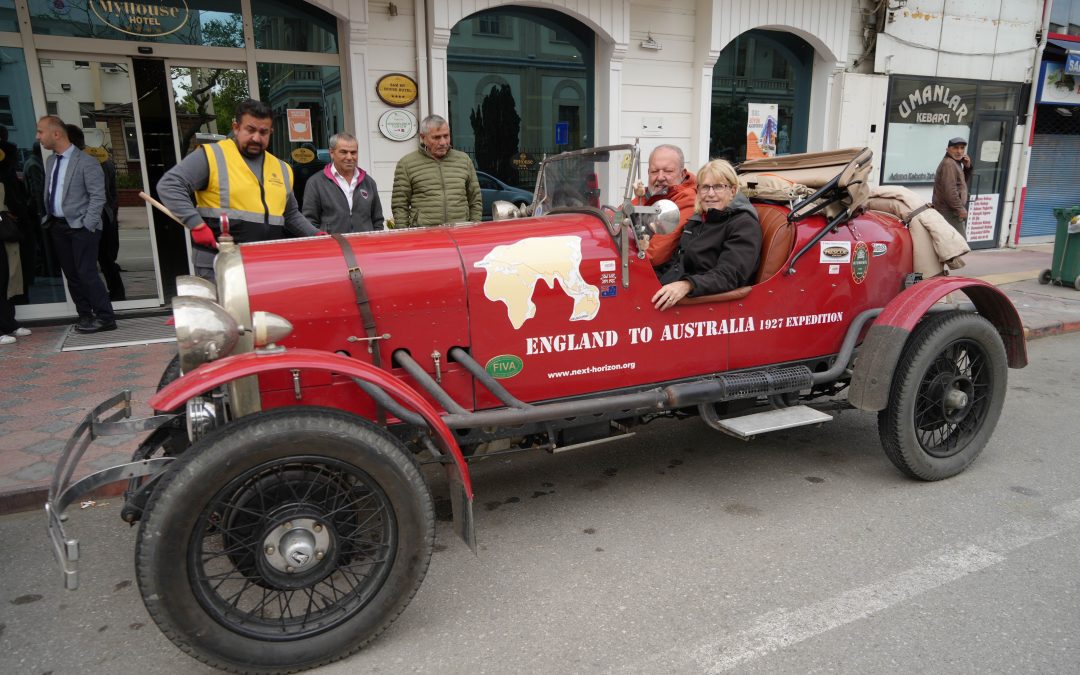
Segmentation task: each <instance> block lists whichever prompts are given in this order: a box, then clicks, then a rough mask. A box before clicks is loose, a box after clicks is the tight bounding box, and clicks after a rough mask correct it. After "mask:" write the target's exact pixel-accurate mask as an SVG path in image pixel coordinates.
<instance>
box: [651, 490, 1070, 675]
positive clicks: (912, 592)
mask: <svg viewBox="0 0 1080 675" xmlns="http://www.w3.org/2000/svg"><path fill="white" fill-rule="evenodd" d="M1051 512H1052V513H1053V518H1050V519H1047V520H1046V521H1043V522H1039V523H1031V522H1023V523H1017V524H1014V525H1009V526H1006V527H1002V528H998V529H997V530H993V531H991V532H988V533H986V534H984V535H982V536H980V537H977V538H976V540H975V541H973V542H971V543H968V544H961V545H958V546H955V547H950V548H948V549H946V550H945V551H944V552H943V553H941V554H940V555H938V556H936V557H934V558H932V559H929V560H927V561H926V562H924V563H922V564H919V565H916V566H915V567H911V568H909V569H907V570H904V571H902V572H899V573H898V574H894V575H891V576H889V577H886V578H885V579H883V580H882V581H880V582H877V583H874V584H869V585H866V586H860V587H859V588H854V589H852V590H850V591H846V592H844V593H841V594H840V595H838V596H835V597H833V598H829V599H827V600H822V601H821V602H816V603H814V604H812V605H807V606H806V607H802V608H799V609H777V610H774V611H772V612H768V613H766V614H763V615H761V616H760V617H759V618H758V619H757V620H755V621H754V622H753V623H752V625H751V626H750V627H749V628H746V629H745V630H741V631H738V632H736V633H732V634H729V635H721V636H719V637H717V638H716V639H713V640H708V641H706V642H704V643H702V644H700V645H699V646H698V647H697V648H694V649H691V650H689V651H686V650H685V649H677V650H676V649H673V650H671V651H669V652H666V653H663V654H658V655H657V657H656V658H655V659H652V660H651V661H653V665H657V664H662V665H661V667H662V668H663V669H664V670H667V671H668V672H701V673H723V672H726V671H730V670H732V669H734V668H736V667H737V666H739V665H740V664H743V663H746V662H747V661H752V660H754V659H756V658H760V657H762V656H767V655H768V654H771V653H773V652H776V651H779V650H781V649H783V648H785V647H789V646H791V645H793V644H797V643H799V642H803V641H806V640H809V639H811V638H813V637H816V636H818V635H821V634H823V633H826V632H828V631H830V630H833V629H834V628H839V627H841V626H845V625H847V624H850V623H854V622H855V621H858V620H860V619H864V618H866V617H868V616H870V615H872V614H876V613H877V612H880V611H882V610H885V609H888V608H890V607H892V606H893V605H896V604H899V603H901V602H905V601H907V600H910V599H911V598H913V597H915V596H917V595H921V594H923V593H926V592H927V591H931V590H933V589H935V588H938V587H940V586H944V585H945V584H948V583H951V582H953V581H957V580H959V579H962V578H963V577H965V576H967V575H969V574H971V573H973V572H978V571H979V570H983V569H986V568H987V567H990V566H992V565H996V564H997V563H999V562H1001V561H1003V560H1005V558H1006V557H1007V555H1008V554H1009V553H1011V552H1012V551H1015V550H1017V549H1019V548H1022V547H1024V546H1027V545H1029V544H1033V543H1035V542H1037V541H1040V540H1042V539H1046V538H1049V537H1053V536H1056V535H1059V534H1061V533H1063V532H1066V531H1068V530H1071V529H1074V528H1076V527H1077V526H1080V500H1075V501H1072V502H1066V503H1064V504H1061V505H1059V506H1057V507H1055V508H1054V509H1052V510H1051ZM643 665H644V664H643ZM646 669H647V668H646Z"/></svg>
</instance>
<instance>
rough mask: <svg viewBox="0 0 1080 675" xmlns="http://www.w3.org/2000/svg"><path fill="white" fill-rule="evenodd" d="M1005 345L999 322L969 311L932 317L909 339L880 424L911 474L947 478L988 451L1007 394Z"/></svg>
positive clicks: (892, 455)
mask: <svg viewBox="0 0 1080 675" xmlns="http://www.w3.org/2000/svg"><path fill="white" fill-rule="evenodd" d="M1007 373H1008V371H1007V365H1006V358H1005V347H1004V345H1003V344H1002V341H1001V337H1000V336H999V335H998V333H997V331H996V330H995V329H994V327H993V326H992V325H991V324H990V323H989V322H988V321H987V320H986V319H984V318H982V317H981V316H978V315H977V314H971V313H968V312H949V313H942V314H938V315H935V316H931V317H929V318H927V319H925V320H924V321H923V322H922V323H920V324H919V325H918V326H917V327H916V329H915V331H914V332H913V333H912V335H911V337H910V338H909V340H908V344H907V345H906V346H905V348H904V353H903V355H902V356H901V358H900V362H899V363H898V365H897V368H896V372H895V373H894V375H893V383H892V390H891V392H890V396H889V403H888V406H887V407H886V408H885V410H882V411H881V412H880V413H879V414H878V429H879V432H880V436H881V443H882V446H883V447H884V449H885V454H886V455H887V456H888V457H889V459H890V460H891V461H892V462H893V464H895V465H896V466H897V468H899V469H900V470H901V471H903V472H904V473H906V474H908V475H909V476H912V477H914V478H921V479H923V480H940V479H942V478H948V477H949V476H953V475H956V474H957V473H960V472H961V471H963V470H964V469H965V468H966V467H967V466H968V465H969V464H971V462H973V461H974V460H975V458H976V457H977V456H978V455H979V453H980V452H981V451H982V449H983V447H984V446H985V445H986V442H987V441H988V440H989V438H990V435H991V434H992V433H993V430H994V427H995V426H996V425H997V420H998V417H999V416H1000V415H1001V408H1002V404H1003V402H1004V398H1005V387H1006V379H1007Z"/></svg>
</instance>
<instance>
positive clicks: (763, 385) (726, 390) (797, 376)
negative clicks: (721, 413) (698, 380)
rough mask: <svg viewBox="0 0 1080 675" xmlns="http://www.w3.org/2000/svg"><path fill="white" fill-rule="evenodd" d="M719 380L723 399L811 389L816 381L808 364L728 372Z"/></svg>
mask: <svg viewBox="0 0 1080 675" xmlns="http://www.w3.org/2000/svg"><path fill="white" fill-rule="evenodd" d="M717 380H718V384H719V385H720V398H719V400H721V401H731V400H735V399H740V398H751V397H754V396H769V395H772V394H784V393H787V392H789V391H800V390H802V389H809V388H810V387H811V386H813V383H814V381H813V373H811V372H810V369H809V368H807V367H806V366H791V367H788V368H777V369H775V370H754V371H750V372H745V373H728V374H724V375H721V376H720V377H718V378H717Z"/></svg>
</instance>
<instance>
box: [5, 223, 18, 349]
mask: <svg viewBox="0 0 1080 675" xmlns="http://www.w3.org/2000/svg"><path fill="white" fill-rule="evenodd" d="M8 271H9V270H8V259H7V251H6V250H5V249H4V243H3V242H0V335H10V334H11V333H14V332H15V329H16V328H18V327H19V322H18V321H16V320H15V307H14V305H12V304H11V301H10V300H8V294H7V288H8Z"/></svg>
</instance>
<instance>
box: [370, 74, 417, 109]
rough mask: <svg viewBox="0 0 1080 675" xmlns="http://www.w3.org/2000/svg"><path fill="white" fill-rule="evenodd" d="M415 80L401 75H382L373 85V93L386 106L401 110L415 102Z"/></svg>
mask: <svg viewBox="0 0 1080 675" xmlns="http://www.w3.org/2000/svg"><path fill="white" fill-rule="evenodd" d="M418 91H419V90H418V88H417V86H416V80H414V79H412V78H411V77H409V76H408V75H402V74H401V73H390V74H389V75H383V76H382V77H380V78H379V81H378V82H377V83H375V93H376V94H378V95H379V99H380V100H381V101H382V102H383V103H385V104H387V105H392V106H396V107H398V108H403V107H405V106H407V105H409V104H410V103H412V102H413V101H415V100H416V95H417V92H418Z"/></svg>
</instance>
